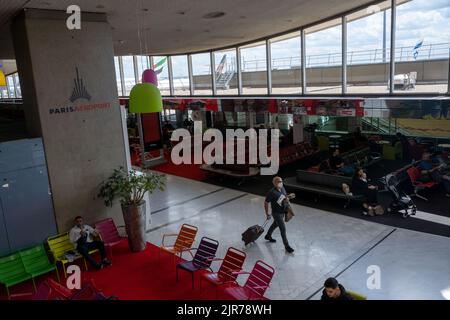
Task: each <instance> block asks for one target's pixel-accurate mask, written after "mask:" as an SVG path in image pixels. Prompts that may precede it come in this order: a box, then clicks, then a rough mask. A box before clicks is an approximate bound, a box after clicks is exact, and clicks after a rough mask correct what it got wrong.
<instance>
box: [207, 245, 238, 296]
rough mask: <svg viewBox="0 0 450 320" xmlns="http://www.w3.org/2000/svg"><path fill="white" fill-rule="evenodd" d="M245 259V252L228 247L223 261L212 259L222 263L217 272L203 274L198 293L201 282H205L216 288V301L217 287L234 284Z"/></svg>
mask: <svg viewBox="0 0 450 320" xmlns="http://www.w3.org/2000/svg"><path fill="white" fill-rule="evenodd" d="M245 258H246V254H245V252H243V251H241V250H238V249H236V248H233V247H230V248H228V250H227V253H226V254H225V258H223V259H218V258H216V259H214V261H219V260H221V261H222V264H221V265H220V268H219V271H217V272H208V273H204V274H203V275H202V277H201V278H200V292H202V281H203V280H204V281H207V282H208V283H210V284H212V285H214V286H215V288H216V299H218V298H219V286H221V285H223V284H226V283H230V282H235V281H236V278H237V276H238V273H239V272H240V271H241V270H242V266H243V265H244V261H245Z"/></svg>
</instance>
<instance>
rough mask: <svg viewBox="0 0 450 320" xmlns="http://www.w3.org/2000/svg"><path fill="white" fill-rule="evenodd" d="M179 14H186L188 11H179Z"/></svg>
mask: <svg viewBox="0 0 450 320" xmlns="http://www.w3.org/2000/svg"><path fill="white" fill-rule="evenodd" d="M177 14H180V15H185V14H186V12H185V11H177Z"/></svg>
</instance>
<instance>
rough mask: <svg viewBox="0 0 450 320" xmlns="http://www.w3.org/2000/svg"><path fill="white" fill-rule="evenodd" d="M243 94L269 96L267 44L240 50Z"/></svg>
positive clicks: (256, 44) (263, 43)
mask: <svg viewBox="0 0 450 320" xmlns="http://www.w3.org/2000/svg"><path fill="white" fill-rule="evenodd" d="M240 55H241V57H240V59H241V72H242V77H241V78H242V93H243V94H267V62H266V43H265V42H260V43H255V44H252V45H249V46H245V47H242V48H240Z"/></svg>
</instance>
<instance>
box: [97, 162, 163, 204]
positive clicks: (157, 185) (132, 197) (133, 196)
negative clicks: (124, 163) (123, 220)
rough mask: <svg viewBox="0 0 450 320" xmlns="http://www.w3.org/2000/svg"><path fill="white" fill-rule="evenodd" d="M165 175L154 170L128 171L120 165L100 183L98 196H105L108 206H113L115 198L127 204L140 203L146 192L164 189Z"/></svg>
mask: <svg viewBox="0 0 450 320" xmlns="http://www.w3.org/2000/svg"><path fill="white" fill-rule="evenodd" d="M165 178H166V177H165V176H164V175H162V174H157V173H153V172H147V173H142V174H141V173H137V172H136V171H134V170H130V171H129V172H127V171H126V170H125V169H124V168H122V167H120V168H119V169H115V170H114V172H113V174H112V175H111V176H110V177H109V178H108V179H106V180H104V181H103V182H102V183H101V184H100V192H99V193H98V195H97V196H98V197H101V198H103V201H104V202H105V205H106V206H109V207H112V205H113V202H114V200H115V199H119V201H120V203H121V204H122V205H125V206H129V205H134V206H137V205H139V204H140V203H141V202H142V200H143V198H144V195H145V193H146V192H147V191H148V192H150V193H152V192H153V191H155V190H156V189H159V190H161V191H162V190H164V188H165Z"/></svg>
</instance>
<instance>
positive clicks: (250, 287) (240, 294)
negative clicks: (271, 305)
mask: <svg viewBox="0 0 450 320" xmlns="http://www.w3.org/2000/svg"><path fill="white" fill-rule="evenodd" d="M274 273H275V269H274V268H272V267H271V266H269V265H268V264H267V263H265V262H263V261H261V260H258V261H256V263H255V266H254V267H253V270H252V272H250V273H249V272H245V271H243V272H236V273H235V274H238V275H239V274H249V277H248V279H247V281H246V282H245V284H244V286H243V287H229V288H226V289H225V291H224V292H225V294H227V295H229V296H231V297H233V298H234V299H236V300H262V299H264V293H265V292H266V290H267V289H268V288H269V285H270V281H272V278H273V275H274Z"/></svg>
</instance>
